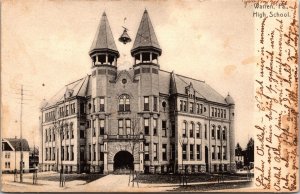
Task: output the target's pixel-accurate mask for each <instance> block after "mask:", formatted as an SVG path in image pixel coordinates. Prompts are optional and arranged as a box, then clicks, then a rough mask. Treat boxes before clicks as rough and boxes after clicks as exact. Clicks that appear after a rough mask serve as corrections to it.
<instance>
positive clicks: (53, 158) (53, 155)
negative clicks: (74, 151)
mask: <svg viewBox="0 0 300 194" xmlns="http://www.w3.org/2000/svg"><path fill="white" fill-rule="evenodd" d="M53 160H55V147H53Z"/></svg>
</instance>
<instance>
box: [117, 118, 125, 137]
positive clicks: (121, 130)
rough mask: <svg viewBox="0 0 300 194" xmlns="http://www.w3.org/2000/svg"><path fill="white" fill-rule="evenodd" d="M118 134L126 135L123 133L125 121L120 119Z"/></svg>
mask: <svg viewBox="0 0 300 194" xmlns="http://www.w3.org/2000/svg"><path fill="white" fill-rule="evenodd" d="M118 134H119V135H124V133H123V120H122V119H120V120H119V122H118Z"/></svg>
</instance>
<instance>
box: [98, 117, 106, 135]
mask: <svg viewBox="0 0 300 194" xmlns="http://www.w3.org/2000/svg"><path fill="white" fill-rule="evenodd" d="M104 124H105V123H104V119H100V120H99V126H100V129H99V130H100V131H99V134H100V135H104Z"/></svg>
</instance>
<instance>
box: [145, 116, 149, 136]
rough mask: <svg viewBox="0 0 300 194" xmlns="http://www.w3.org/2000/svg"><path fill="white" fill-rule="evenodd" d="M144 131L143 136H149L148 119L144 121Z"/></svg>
mask: <svg viewBox="0 0 300 194" xmlns="http://www.w3.org/2000/svg"><path fill="white" fill-rule="evenodd" d="M144 131H145V135H149V119H144Z"/></svg>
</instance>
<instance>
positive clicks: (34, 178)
mask: <svg viewBox="0 0 300 194" xmlns="http://www.w3.org/2000/svg"><path fill="white" fill-rule="evenodd" d="M33 168H34V169H33V173H32V184H34V185H35V184H37V171H38V169H37V167H36V166H35V164H34V166H33Z"/></svg>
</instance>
